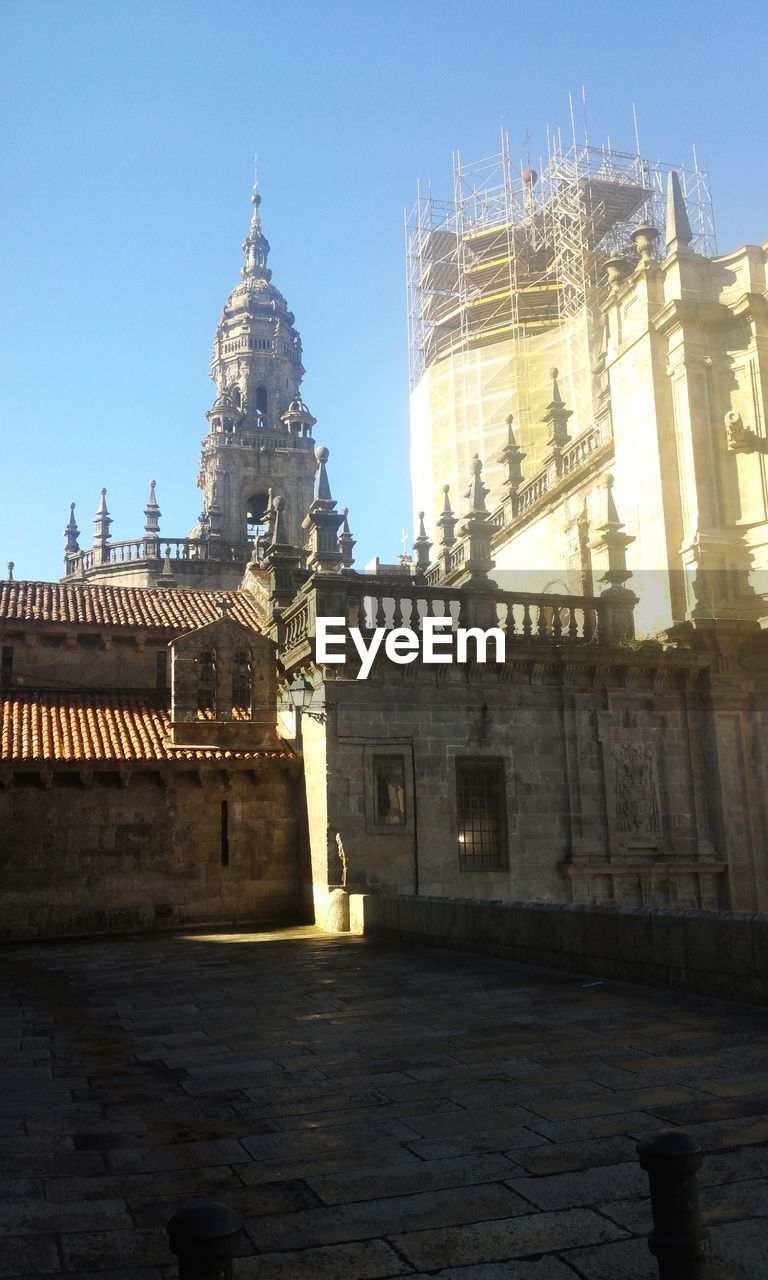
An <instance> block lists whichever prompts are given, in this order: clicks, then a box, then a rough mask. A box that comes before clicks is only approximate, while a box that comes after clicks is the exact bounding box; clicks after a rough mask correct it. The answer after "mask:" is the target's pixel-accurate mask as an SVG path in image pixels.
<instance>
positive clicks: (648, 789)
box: [615, 742, 661, 835]
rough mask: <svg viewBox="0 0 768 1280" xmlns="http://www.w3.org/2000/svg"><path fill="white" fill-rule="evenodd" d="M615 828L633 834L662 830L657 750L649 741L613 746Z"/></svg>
mask: <svg viewBox="0 0 768 1280" xmlns="http://www.w3.org/2000/svg"><path fill="white" fill-rule="evenodd" d="M615 752H616V754H615V767H616V827H617V830H619V831H622V832H626V833H629V834H632V835H646V834H648V835H649V834H657V833H660V832H661V815H660V806H659V791H658V784H657V781H656V753H655V751H654V749H653V747H652V746H651V745H650V744H648V743H636V742H621V743H618V744H617V745H616V748H615Z"/></svg>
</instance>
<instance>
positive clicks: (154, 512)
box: [144, 480, 163, 538]
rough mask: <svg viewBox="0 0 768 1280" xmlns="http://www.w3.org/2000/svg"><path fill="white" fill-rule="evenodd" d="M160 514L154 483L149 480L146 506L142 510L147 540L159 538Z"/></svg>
mask: <svg viewBox="0 0 768 1280" xmlns="http://www.w3.org/2000/svg"><path fill="white" fill-rule="evenodd" d="M162 514H163V513H162V511H161V510H160V508H159V506H158V504H157V495H156V493H155V481H154V480H150V482H149V497H148V498H147V505H146V507H145V508H144V516H145V524H144V532H145V533H146V535H147V537H148V538H158V537H159V533H160V517H161V515H162Z"/></svg>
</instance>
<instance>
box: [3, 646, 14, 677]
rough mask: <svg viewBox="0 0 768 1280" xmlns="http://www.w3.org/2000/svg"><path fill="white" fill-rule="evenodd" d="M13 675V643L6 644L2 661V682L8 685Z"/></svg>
mask: <svg viewBox="0 0 768 1280" xmlns="http://www.w3.org/2000/svg"><path fill="white" fill-rule="evenodd" d="M12 675H13V645H12V644H4V645H3V653H2V661H1V662H0V683H2V684H4V685H8V684H10V683H11V676H12Z"/></svg>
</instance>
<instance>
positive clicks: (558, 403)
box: [542, 366, 573, 449]
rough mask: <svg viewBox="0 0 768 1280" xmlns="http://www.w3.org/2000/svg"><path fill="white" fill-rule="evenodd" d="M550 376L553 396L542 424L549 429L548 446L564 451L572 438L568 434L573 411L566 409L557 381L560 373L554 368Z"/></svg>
mask: <svg viewBox="0 0 768 1280" xmlns="http://www.w3.org/2000/svg"><path fill="white" fill-rule="evenodd" d="M549 376H550V378H551V379H552V395H551V398H550V401H549V404H548V405H547V412H546V413H545V414H544V417H543V418H542V422H545V423H546V424H547V426H548V427H549V439H548V440H547V444H548V445H550V446H551V447H552V448H555V449H562V448H563V447H564V446H565V445H567V443H568V441H569V440H570V438H571V437H570V436H569V434H568V419H569V418H570V417H572V416H573V410H572V409H566V407H565V401H564V400H563V397H562V396H561V395H560V387H559V385H558V381H557V379H558V377H559V371H558V370H557V369H556V368H555V367H554V366H553V367H552V368H551V369H550V371H549Z"/></svg>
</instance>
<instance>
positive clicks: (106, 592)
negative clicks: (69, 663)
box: [0, 582, 258, 631]
mask: <svg viewBox="0 0 768 1280" xmlns="http://www.w3.org/2000/svg"><path fill="white" fill-rule="evenodd" d="M222 597H223V598H225V599H226V600H227V602H228V604H229V616H230V617H231V618H234V619H235V621H236V622H241V623H243V625H244V626H246V627H256V628H257V629H258V620H257V617H256V612H255V610H254V607H253V604H252V603H251V600H250V597H249V596H248V594H247V593H246V592H245V591H202V590H197V591H192V590H185V589H184V588H182V587H111V586H104V587H100V586H96V585H91V584H90V583H88V582H0V623H2V622H15V623H33V622H48V623H51V622H52V623H60V624H63V625H66V626H68V627H77V626H96V627H109V628H116V627H126V628H129V629H132V630H135V629H136V628H143V629H145V628H149V629H152V628H161V629H163V630H169V629H170V630H173V631H189V630H192V629H193V628H194V627H201V626H204V625H205V623H207V622H214V621H215V620H216V619H217V618H218V617H219V616H220V614H219V609H218V605H217V601H218V600H220V599H222Z"/></svg>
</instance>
